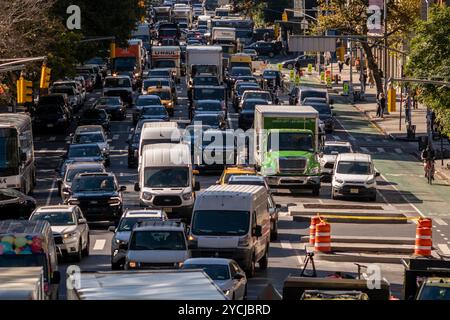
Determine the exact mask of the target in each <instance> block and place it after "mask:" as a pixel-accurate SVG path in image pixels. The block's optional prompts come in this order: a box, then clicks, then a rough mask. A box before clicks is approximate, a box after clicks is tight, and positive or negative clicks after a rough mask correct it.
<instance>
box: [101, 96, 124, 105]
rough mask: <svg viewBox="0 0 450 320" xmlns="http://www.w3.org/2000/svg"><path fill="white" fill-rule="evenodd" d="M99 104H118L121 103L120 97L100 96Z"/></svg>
mask: <svg viewBox="0 0 450 320" xmlns="http://www.w3.org/2000/svg"><path fill="white" fill-rule="evenodd" d="M97 104H99V105H118V104H121V101H120V98H119V97H104V98H100V99H98V101H97Z"/></svg>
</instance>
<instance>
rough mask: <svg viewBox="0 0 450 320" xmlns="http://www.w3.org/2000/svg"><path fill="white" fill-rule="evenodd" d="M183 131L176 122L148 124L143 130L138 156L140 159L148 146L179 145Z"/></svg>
mask: <svg viewBox="0 0 450 320" xmlns="http://www.w3.org/2000/svg"><path fill="white" fill-rule="evenodd" d="M180 141H181V130H180V129H179V128H178V124H177V123H176V122H146V123H144V125H143V127H142V129H141V137H140V140H139V150H138V154H137V155H136V156H137V158H139V159H140V157H141V154H142V150H143V149H144V147H145V146H146V145H150V144H156V143H179V142H180Z"/></svg>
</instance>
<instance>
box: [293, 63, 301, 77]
mask: <svg viewBox="0 0 450 320" xmlns="http://www.w3.org/2000/svg"><path fill="white" fill-rule="evenodd" d="M294 67H295V71H296V73H297V75H298V76H300V71H301V68H302V66H301V64H300V59H297V61H295V65H294Z"/></svg>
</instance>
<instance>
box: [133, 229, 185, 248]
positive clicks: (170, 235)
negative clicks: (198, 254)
mask: <svg viewBox="0 0 450 320" xmlns="http://www.w3.org/2000/svg"><path fill="white" fill-rule="evenodd" d="M129 249H130V250H186V238H185V235H184V233H183V232H182V231H147V230H145V231H144V230H142V231H141V230H139V231H135V232H133V235H132V237H131V242H130V248H129Z"/></svg>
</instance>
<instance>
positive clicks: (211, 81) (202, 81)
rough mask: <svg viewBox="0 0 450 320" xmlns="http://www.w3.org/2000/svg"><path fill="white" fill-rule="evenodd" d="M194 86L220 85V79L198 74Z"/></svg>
mask: <svg viewBox="0 0 450 320" xmlns="http://www.w3.org/2000/svg"><path fill="white" fill-rule="evenodd" d="M193 81H194V86H202V85H209V86H218V85H219V80H218V79H217V77H200V76H197V77H195V78H194V80H193Z"/></svg>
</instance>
